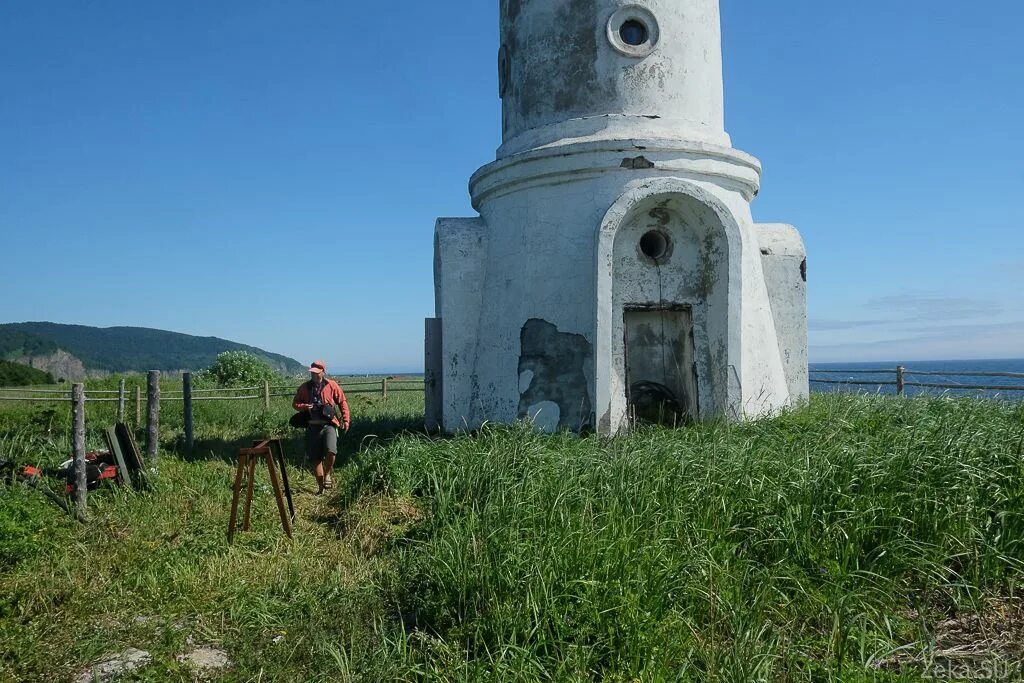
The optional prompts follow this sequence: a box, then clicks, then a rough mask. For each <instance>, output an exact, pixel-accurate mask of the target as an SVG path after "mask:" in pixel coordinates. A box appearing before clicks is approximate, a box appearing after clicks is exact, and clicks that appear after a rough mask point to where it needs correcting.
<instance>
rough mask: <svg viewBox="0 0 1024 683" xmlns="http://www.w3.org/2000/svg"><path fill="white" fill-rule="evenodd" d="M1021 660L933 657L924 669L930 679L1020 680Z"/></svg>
mask: <svg viewBox="0 0 1024 683" xmlns="http://www.w3.org/2000/svg"><path fill="white" fill-rule="evenodd" d="M1022 673H1024V670H1022V667H1021V662H1019V661H1016V662H1015V661H1011V660H1008V659H1002V658H1000V657H988V658H984V657H978V658H969V657H964V658H958V659H945V658H940V659H935V660H934V661H932V662H931V663H929V664H928V665H927V666H926V667H925V670H924V676H923V678H924V679H925V680H930V681H1020V680H1021V674H1022Z"/></svg>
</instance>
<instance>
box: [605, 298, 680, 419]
mask: <svg viewBox="0 0 1024 683" xmlns="http://www.w3.org/2000/svg"><path fill="white" fill-rule="evenodd" d="M623 317H624V323H625V325H624V328H625V337H626V338H625V349H626V391H627V392H628V395H627V400H628V402H629V415H630V417H631V418H632V419H633V420H634V421H637V422H648V423H656V424H663V425H670V426H675V425H679V424H684V423H687V422H692V421H693V420H695V419H697V413H698V404H697V369H696V365H695V363H694V348H693V347H694V344H693V314H692V311H691V310H690V308H689V307H677V308H669V309H650V308H644V309H627V310H626V311H625V312H624V316H623Z"/></svg>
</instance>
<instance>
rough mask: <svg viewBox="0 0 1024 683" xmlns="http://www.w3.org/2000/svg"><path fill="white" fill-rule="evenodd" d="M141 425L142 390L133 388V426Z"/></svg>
mask: <svg viewBox="0 0 1024 683" xmlns="http://www.w3.org/2000/svg"><path fill="white" fill-rule="evenodd" d="M140 424H142V388H141V387H138V386H136V387H135V426H136V427H138V426H139V425H140Z"/></svg>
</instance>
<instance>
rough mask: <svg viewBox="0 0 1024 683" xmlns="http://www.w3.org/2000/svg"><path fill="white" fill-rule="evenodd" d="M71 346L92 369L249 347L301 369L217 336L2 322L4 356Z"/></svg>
mask: <svg viewBox="0 0 1024 683" xmlns="http://www.w3.org/2000/svg"><path fill="white" fill-rule="evenodd" d="M58 349H61V350H64V351H67V352H68V353H70V354H72V355H74V356H75V357H76V358H78V359H80V360H81V361H82V364H83V365H84V366H85V368H86V370H88V371H90V372H96V371H99V372H145V371H147V370H182V369H194V370H198V369H201V368H205V367H208V366H210V365H211V364H212V363H213V362H214V360H216V358H217V354H219V353H222V352H224V351H248V352H250V353H253V354H255V355H257V356H260V357H261V358H264V359H266V360H267V362H268V363H270V364H271V365H272V366H273V367H274V368H276V369H278V370H280V371H281V372H284V373H286V374H295V373H298V372H301V371H302V370H303V369H304V366H303V365H302V364H300V363H299V362H298V361H296V360H294V359H292V358H288V357H287V356H282V355H279V354H276V353H270V352H268V351H264V350H263V349H258V348H255V347H252V346H246V345H245V344H239V343H237V342H233V341H228V340H226V339H219V338H217V337H195V336H192V335H188V334H180V333H178V332H168V331H166V330H154V329H149V328H144V327H108V328H98V327H87V326H84V325H59V324H56V323H47V322H30V323H10V324H6V325H0V358H5V359H9V360H13V359H18V358H35V357H40V356H45V355H48V354H52V353H54V352H56V351H57V350H58Z"/></svg>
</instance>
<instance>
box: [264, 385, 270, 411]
mask: <svg viewBox="0 0 1024 683" xmlns="http://www.w3.org/2000/svg"><path fill="white" fill-rule="evenodd" d="M263 407H264V408H266V409H267V410H270V382H269V381H268V380H263Z"/></svg>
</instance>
